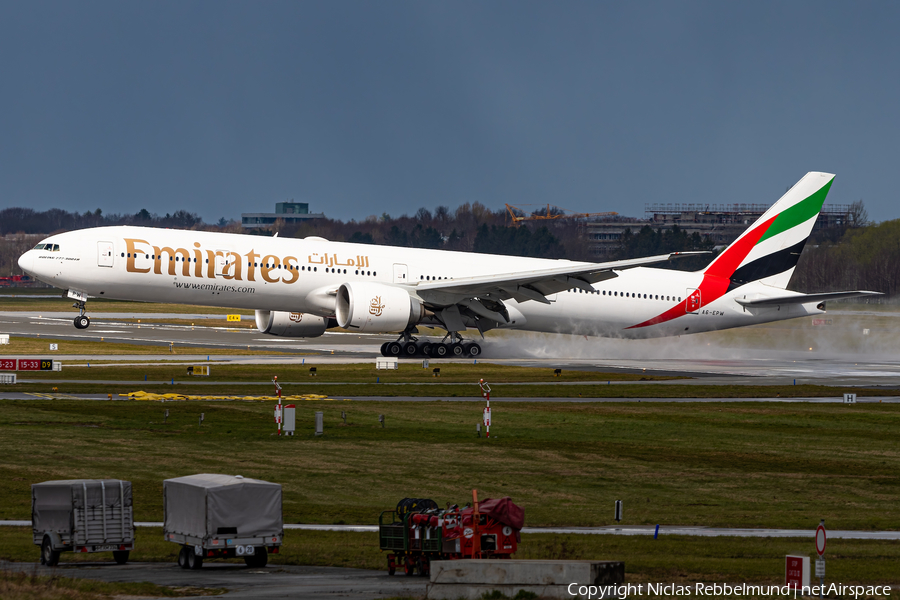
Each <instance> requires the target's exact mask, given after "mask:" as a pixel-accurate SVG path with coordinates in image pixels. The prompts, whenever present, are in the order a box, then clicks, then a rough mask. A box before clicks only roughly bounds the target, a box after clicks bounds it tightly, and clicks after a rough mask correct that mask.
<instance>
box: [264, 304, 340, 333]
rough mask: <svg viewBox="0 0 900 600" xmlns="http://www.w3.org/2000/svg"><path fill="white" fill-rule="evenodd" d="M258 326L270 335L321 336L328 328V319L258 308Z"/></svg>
mask: <svg viewBox="0 0 900 600" xmlns="http://www.w3.org/2000/svg"><path fill="white" fill-rule="evenodd" d="M256 328H257V329H259V331H260V333H267V334H269V335H280V336H283V337H319V336H320V335H322V334H323V333H325V330H326V329H327V328H328V319H326V318H325V317H317V316H316V315H310V314H308V313H299V312H283V311H277V310H276V311H268V310H258V311H256Z"/></svg>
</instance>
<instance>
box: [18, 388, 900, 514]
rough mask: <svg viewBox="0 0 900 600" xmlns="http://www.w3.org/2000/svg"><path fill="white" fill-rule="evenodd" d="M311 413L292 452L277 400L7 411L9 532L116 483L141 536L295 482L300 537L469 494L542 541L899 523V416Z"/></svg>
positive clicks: (869, 412)
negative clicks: (237, 492)
mask: <svg viewBox="0 0 900 600" xmlns="http://www.w3.org/2000/svg"><path fill="white" fill-rule="evenodd" d="M167 409H168V410H169V411H170V416H169V419H168V423H167V424H163V412H164V411H165V410H167ZM316 410H322V411H323V412H324V414H325V431H326V435H325V436H324V437H322V438H316V437H314V436H312V435H311V433H312V428H313V419H314V412H315V411H316ZM297 411H298V415H297V419H298V427H299V434H298V435H297V436H295V437H294V438H287V439H285V438H282V439H279V438H277V437H276V436H275V435H274V424H273V422H272V403H271V402H191V403H177V402H173V403H166V404H161V403H158V402H86V401H72V400H52V401H51V400H46V401H38V400H36V401H3V402H0V455H2V456H3V457H4V460H3V462H2V464H0V518H3V519H27V518H28V516H29V514H30V507H29V503H30V492H29V486H30V484H31V483H34V482H38V481H44V480H50V479H68V478H82V477H90V478H97V477H113V478H123V479H128V480H131V481H132V482H134V486H135V517H136V519H137V520H141V521H145V520H146V521H156V520H161V519H162V480H163V479H166V478H170V477H177V476H182V475H188V474H192V473H202V472H212V473H230V474H240V475H244V476H250V477H258V478H261V479H266V480H270V481H275V482H278V483H281V484H282V485H283V486H284V494H285V495H284V517H285V520H286V522H289V523H295V522H310V523H338V522H345V523H374V522H376V520H377V516H378V513H379V511H380V510H383V509H386V508H390V507H393V506H394V505H395V504H396V503H397V501H398V500H399V499H401V498H404V497H407V496H417V497H433V498H434V499H435V500H436V501H438V502H439V503H441V504H443V503H445V502H448V501H453V502H460V501H465V500H466V498H467V497H469V496H470V494H471V489H472V488H477V489H478V490H479V493H480V495H481V496H482V497H488V496H501V495H509V496H511V497H512V498H513V499H514V500H515V501H516V502H518V503H520V504H521V505H522V506H523V507H524V508H525V512H526V522H527V523H528V524H529V525H534V526H538V525H603V524H608V523H609V522H610V520H611V517H612V506H613V501H614V500H617V499H621V500H623V501H624V502H625V507H626V509H625V510H626V514H627V519H628V520H627V522H628V523H632V524H639V523H640V524H648V525H652V524H655V523H662V524H679V525H707V526H733V527H776V528H781V527H789V528H794V527H800V528H811V527H813V526H815V525H816V524H817V523H818V521H819V519H820V518H825V519H826V520H827V521H826V522H827V523H828V526H829V527H830V528H835V529H896V528H897V527H898V523H900V504H898V503H897V495H898V492H900V448H898V445H897V437H896V432H897V429H898V426H900V406H897V405H889V404H858V405H855V406H844V405H840V404H753V403H741V404H717V403H704V404H692V403H664V404H661V403H627V404H619V403H604V404H576V403H521V404H518V403H504V404H498V405H496V407H495V408H494V415H493V419H494V424H493V426H492V435H493V437H492V438H491V440H489V441H488V440H485V439H483V438H482V439H478V438H476V437H475V424H476V423H477V422H479V421H480V419H481V406H480V405H479V404H470V403H454V402H431V403H418V402H409V403H407V402H404V403H389V402H385V403H383V402H335V401H309V402H304V403H301V404H299V405H298V409H297ZM341 411H346V413H347V423H348V424H347V425H344V424H343V422H342V420H341V414H340V413H341ZM201 412H203V413H205V422H204V424H203V425H202V426H199V425H198V417H199V415H200V413H201ZM379 414H384V415H385V419H386V428H384V429H382V428H381V427H380V426H379V425H378V415H379Z"/></svg>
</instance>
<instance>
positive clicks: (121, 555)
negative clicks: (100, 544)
mask: <svg viewBox="0 0 900 600" xmlns="http://www.w3.org/2000/svg"><path fill="white" fill-rule="evenodd" d="M128 554H129V551H128V550H116V551H115V552H113V560H114V561H116V564H117V565H124V564H125V563H127V562H128Z"/></svg>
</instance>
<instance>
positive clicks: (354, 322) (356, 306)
mask: <svg viewBox="0 0 900 600" xmlns="http://www.w3.org/2000/svg"><path fill="white" fill-rule="evenodd" d="M335 312H336V316H337V322H338V326H340V327H343V328H344V329H349V330H351V331H359V332H365V333H392V332H396V331H404V330H405V329H406V328H407V327H409V326H410V325H415V324H416V323H418V322H419V321H421V320H422V317H423V316H424V315H425V308H424V307H423V306H422V303H421V301H419V300H418V299H417V298H414V297H412V296H411V295H410V294H409V292H407V291H406V290H405V289H403V288H401V287H394V286H390V285H384V284H383V283H369V282H365V281H363V282H359V281H354V282H350V283H345V284H343V285H341V287H339V288H338V291H337V302H336V306H335Z"/></svg>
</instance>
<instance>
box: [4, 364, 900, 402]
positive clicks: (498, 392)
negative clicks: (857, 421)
mask: <svg viewBox="0 0 900 600" xmlns="http://www.w3.org/2000/svg"><path fill="white" fill-rule="evenodd" d="M92 368H93V367H92ZM181 370H182V372H184V371H183V367H182V368H181ZM276 372H277V371H276ZM30 376H31V375H30V374H29V375H27V376H26V377H30ZM57 376H59V374H58V373H57ZM20 377H23V375H22V374H20ZM62 378H63V377H61V379H62ZM97 379H100V380H101V381H94V382H85V383H80V382H77V383H69V382H66V383H52V381H48V382H47V383H21V382H20V383H17V384H15V386H12V385H5V386H4V385H0V391H5V390H9V391H17V392H28V393H36V394H51V395H52V394H54V393H58V394H113V396H114V397H118V396H119V395H127V394H129V393H130V392H137V391H144V392H150V393H155V394H182V395H190V396H201V397H202V396H260V397H266V396H272V395H273V392H274V387H271V388H269V387H267V386H259V385H249V384H246V383H234V384H214V383H205V382H204V381H203V379H202V378H199V377H198V378H196V379H189V378H187V377H175V378H174V379H175V384H174V385H172V384H171V383H156V384H154V383H152V382H150V381H148V382H147V383H144V382H143V381H138V382H134V383H127V384H124V383H119V382H116V381H112V382H110V383H107V382H106V381H102V380H105V379H106V377H104V376H103V375H100V376H99V377H98V378H97ZM148 379H149V378H148ZM278 379H279V383H281V385H282V388H283V393H284V394H286V395H306V394H314V395H321V396H329V397H331V398H333V399H337V400H340V399H343V398H346V397H349V396H375V397H394V396H412V397H433V398H473V397H474V398H478V397H481V391H480V390H479V388H478V386H477V384H475V383H472V384H445V383H443V382H442V383H438V384H426V383H410V384H403V383H384V382H382V383H375V382H372V383H343V384H333V385H328V384H324V383H319V382H317V381H316V380H313V382H310V383H293V382H287V381H285V382H282V380H281V377H279V378H278ZM373 379H374V377H373ZM185 381H191V382H192V385H185V384H184V382H185ZM193 382H196V383H195V384H193ZM54 388H55V389H54ZM491 388H492V392H491V398H492V399H494V400H501V399H507V400H508V399H511V398H610V399H616V398H621V399H625V398H631V399H635V398H775V397H779V396H780V397H782V398H840V397H841V395H842V394H843V393H844V392H846V391H847V388H846V387H830V386H823V385H735V386H727V385H666V384H664V383H660V384H648V383H619V384H611V385H606V382H602V383H599V384H598V383H580V384H573V385H558V384H537V385H526V384H515V383H510V384H499V383H498V384H492V385H491ZM853 391H854V392H856V393H857V394H858V396H859V398H861V399H862V398H867V397H869V398H877V397H879V396H896V395H897V390H895V389H890V388H888V389H884V388H853Z"/></svg>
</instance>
